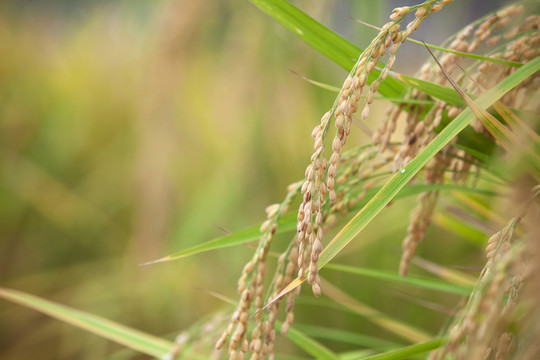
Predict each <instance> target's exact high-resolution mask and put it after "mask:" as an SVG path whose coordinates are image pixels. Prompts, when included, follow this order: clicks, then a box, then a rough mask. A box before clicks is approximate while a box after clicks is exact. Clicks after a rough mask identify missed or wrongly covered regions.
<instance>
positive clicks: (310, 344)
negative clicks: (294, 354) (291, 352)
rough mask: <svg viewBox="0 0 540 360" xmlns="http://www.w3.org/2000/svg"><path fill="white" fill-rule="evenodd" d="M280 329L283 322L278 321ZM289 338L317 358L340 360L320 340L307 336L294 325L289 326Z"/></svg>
mask: <svg viewBox="0 0 540 360" xmlns="http://www.w3.org/2000/svg"><path fill="white" fill-rule="evenodd" d="M276 324H277V326H278V330H279V331H281V325H282V323H280V322H276ZM287 338H288V339H290V340H291V341H292V342H294V343H295V344H296V345H298V346H299V347H300V348H302V349H303V350H304V351H305V352H307V353H308V354H310V355H312V356H313V357H314V358H315V359H323V360H338V359H339V357H338V356H337V355H336V354H335V353H333V352H332V351H331V350H330V349H328V348H327V347H326V346H324V345H322V344H320V343H319V342H317V341H315V340H313V339H312V338H310V337H309V336H306V335H305V334H304V333H302V332H301V331H300V330H298V329H296V328H295V327H294V326H291V327H289V331H288V332H287Z"/></svg>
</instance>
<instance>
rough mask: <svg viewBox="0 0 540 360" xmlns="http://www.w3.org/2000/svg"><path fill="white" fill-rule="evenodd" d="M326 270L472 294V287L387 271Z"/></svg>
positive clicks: (342, 267) (331, 266) (332, 266)
mask: <svg viewBox="0 0 540 360" xmlns="http://www.w3.org/2000/svg"><path fill="white" fill-rule="evenodd" d="M326 268H328V269H331V270H337V271H342V272H346V273H350V274H356V275H361V276H367V277H370V278H373V279H381V280H387V281H393V282H397V283H401V284H404V285H412V286H416V287H421V288H424V289H429V290H436V291H442V292H446V293H450V294H456V295H465V296H469V295H470V294H471V292H472V289H473V287H472V286H470V287H469V286H458V285H455V284H451V283H448V282H445V281H440V280H435V279H427V278H421V277H415V276H410V275H409V276H400V275H399V274H395V273H392V272H389V271H382V270H375V269H365V268H359V267H353V266H346V265H338V264H328V265H327V266H326Z"/></svg>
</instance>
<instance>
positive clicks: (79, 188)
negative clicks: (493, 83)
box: [0, 0, 502, 360]
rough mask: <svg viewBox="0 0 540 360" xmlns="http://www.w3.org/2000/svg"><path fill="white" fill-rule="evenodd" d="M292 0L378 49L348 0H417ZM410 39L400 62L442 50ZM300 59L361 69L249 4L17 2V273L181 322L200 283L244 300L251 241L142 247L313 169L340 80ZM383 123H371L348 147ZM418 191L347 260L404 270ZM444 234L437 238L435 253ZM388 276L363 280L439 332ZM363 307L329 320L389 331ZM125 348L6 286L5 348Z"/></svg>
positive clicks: (11, 185)
mask: <svg viewBox="0 0 540 360" xmlns="http://www.w3.org/2000/svg"><path fill="white" fill-rule="evenodd" d="M294 3H295V4H296V5H297V6H299V7H300V8H301V9H303V10H304V11H306V12H307V13H308V14H310V15H311V16H313V17H314V18H316V19H318V20H319V21H321V22H322V23H324V24H325V25H327V26H329V27H331V28H332V29H334V30H336V31H338V32H339V33H341V34H342V35H344V36H346V37H347V38H348V39H349V40H351V41H352V42H354V43H355V44H357V45H358V46H360V47H365V46H366V45H367V44H368V43H369V42H370V40H371V39H372V37H373V36H375V34H376V32H375V31H374V30H372V29H369V28H366V27H364V26H362V25H360V24H358V23H356V22H354V21H353V20H351V19H350V18H349V16H353V17H355V18H358V19H361V20H364V21H367V22H370V23H372V24H374V25H378V26H380V25H382V24H384V23H385V22H386V19H387V16H388V14H389V13H390V12H391V10H392V8H393V7H396V6H401V5H403V4H410V3H409V2H405V1H377V2H374V1H369V0H355V1H345V0H329V1H319V2H313V1H295V2H294ZM501 3H502V2H501V1H487V0H486V1H470V2H458V1H456V4H452V5H451V6H449V7H448V9H446V10H445V11H444V12H441V13H440V14H437V15H436V16H433V17H432V18H431V19H429V21H426V23H425V24H423V26H422V27H421V31H420V32H419V33H417V35H416V36H415V37H416V38H417V39H421V40H425V41H428V42H431V43H440V42H441V41H442V40H444V39H445V38H446V37H448V36H449V35H451V34H453V33H455V32H456V31H457V30H459V29H460V28H461V27H462V26H463V25H464V24H466V23H468V22H470V21H472V20H474V19H475V18H476V17H477V16H479V15H480V14H483V13H485V11H487V10H490V9H494V8H496V7H497V6H498V5H499V4H501ZM418 53H421V54H422V55H421V56H420V55H418ZM403 54H404V55H403V56H400V57H399V58H398V62H397V63H396V70H397V71H400V72H406V73H409V74H413V73H414V72H415V71H416V70H417V69H418V67H419V64H421V63H422V62H423V61H424V60H425V59H427V56H428V55H427V53H426V54H425V55H424V51H422V52H420V51H419V50H418V48H417V47H415V45H412V44H406V46H405V47H404V49H403ZM413 55H414V56H413ZM288 69H293V70H295V71H297V72H299V73H301V74H303V75H305V76H307V77H309V78H312V79H314V80H317V81H321V82H325V83H329V84H332V85H336V86H339V85H340V84H341V83H342V82H343V79H344V78H345V76H346V73H345V71H343V70H342V69H340V68H338V67H337V66H336V65H334V64H332V63H331V62H330V61H328V60H326V59H325V58H323V57H322V56H321V55H319V54H318V53H316V52H315V51H313V50H312V49H311V48H309V47H308V46H306V45H305V44H303V43H302V42H301V41H300V40H298V39H296V38H295V37H294V36H293V35H292V34H291V33H289V32H288V31H287V30H286V29H284V28H282V27H281V25H279V24H278V23H276V22H275V21H273V20H272V19H270V18H269V17H268V16H267V15H265V14H264V13H262V12H261V11H259V10H258V9H257V8H256V7H254V6H253V5H252V4H251V3H249V2H248V1H222V0H213V1H185V0H167V1H165V0H163V1H143V0H140V1H115V2H108V1H3V2H2V3H1V4H0V286H3V287H8V288H14V289H18V290H21V291H25V292H28V293H31V294H34V295H37V296H40V297H44V298H47V299H50V300H53V301H57V302H59V303H62V304H67V305H70V306H73V307H75V308H78V309H81V310H85V311H88V312H91V313H94V314H98V315H101V316H104V317H107V318H110V319H112V320H114V321H118V322H120V323H123V324H126V325H128V326H132V327H134V328H138V329H141V330H143V331H146V332H148V333H152V334H156V335H160V336H161V335H163V336H167V337H168V338H174V335H175V334H176V333H178V332H180V331H181V330H183V329H187V328H189V326H190V325H191V324H193V323H194V322H196V321H197V320H199V319H201V318H203V317H204V316H207V315H208V314H211V313H213V312H215V311H218V310H220V309H224V308H225V305H224V303H223V302H222V301H220V300H218V299H216V298H214V297H212V296H210V295H208V294H207V293H205V292H204V291H201V289H208V290H212V291H215V292H217V293H221V294H224V295H226V296H229V297H233V298H235V299H236V294H235V288H236V278H237V277H238V275H239V274H240V272H241V269H242V266H243V264H244V263H245V262H246V261H247V260H248V259H249V257H250V256H251V253H252V250H251V249H250V248H249V247H247V246H241V247H236V248H228V249H224V250H220V251H216V252H211V253H205V254H201V255H197V256H194V257H189V258H185V259H182V260H179V261H175V262H170V263H163V264H156V265H152V266H143V267H141V266H139V265H138V264H140V263H142V262H146V261H150V260H154V259H156V258H159V257H162V256H164V255H167V254H170V253H173V252H176V251H179V250H181V249H185V248H188V247H190V246H193V245H196V244H198V243H202V242H205V241H208V240H210V239H212V238H215V237H218V236H221V235H223V231H224V230H228V231H236V230H240V229H242V228H244V227H248V226H250V225H253V224H256V223H258V222H261V221H262V220H263V219H264V208H265V206H266V205H268V204H271V203H275V202H279V201H281V199H282V198H283V196H284V195H285V192H286V191H285V189H286V186H287V185H288V184H289V183H291V182H294V181H297V180H299V179H301V178H302V177H303V174H304V169H305V166H306V165H307V162H308V159H309V157H310V155H311V152H312V139H311V137H310V134H311V129H312V128H313V126H315V125H316V124H317V123H318V122H319V119H320V117H321V115H322V114H324V112H326V111H327V109H328V108H329V107H330V106H331V104H332V102H333V100H334V96H335V95H334V94H333V93H331V92H328V91H326V90H322V89H320V88H317V87H315V86H313V85H311V84H309V83H308V82H306V81H304V80H302V79H301V78H299V77H297V76H295V75H294V74H292V73H291V72H290V71H288ZM384 107H385V104H384V103H382V104H377V105H376V106H375V108H374V109H373V110H372V114H373V116H372V117H371V118H372V121H373V123H372V124H368V126H370V127H371V128H374V127H375V126H376V125H375V122H376V121H377V114H379V115H380V114H382V111H383V110H384ZM367 140H368V137H367V136H366V135H364V134H363V133H362V132H361V131H356V132H353V134H352V137H351V138H350V139H349V146H351V145H358V144H361V143H365V142H366V141H367ZM402 204H403V205H400V206H401V207H400V206H397V207H392V208H390V209H388V210H387V211H388V212H391V213H392V212H393V215H388V216H391V218H393V219H395V221H393V222H392V224H390V225H388V224H383V226H384V228H385V231H384V233H381V230H380V229H381V223H377V221H375V223H374V224H373V225H372V226H370V228H368V229H367V230H366V234H367V235H366V238H369V244H362V243H361V242H359V243H355V244H354V245H352V247H351V251H352V250H353V249H358V248H359V247H360V246H364V245H365V246H369V247H371V248H373V247H375V246H376V247H378V248H376V249H378V250H379V251H383V252H386V253H388V254H389V255H388V256H387V257H384V259H377V260H376V259H373V258H372V257H371V258H370V257H368V256H365V255H363V252H354V253H352V254H353V255H351V256H344V257H343V258H342V262H347V261H348V262H349V263H354V264H357V265H361V266H376V267H378V268H387V269H390V270H392V271H395V270H397V266H398V264H399V256H400V242H401V240H402V237H403V235H404V233H405V228H406V224H407V220H408V212H409V211H410V209H411V208H412V206H413V205H414V199H411V200H407V201H403V202H402ZM290 238H291V236H290V234H287V235H285V236H283V237H282V244H284V243H285V242H286V241H289V240H290ZM378 239H384V241H380V242H377V241H376V240H378ZM439 246H441V245H439ZM442 246H443V247H444V246H445V245H442ZM448 249H449V250H448V251H450V252H454V253H450V254H448V252H447V254H446V256H447V257H446V258H445V259H448V257H450V259H452V257H451V256H452V255H454V256H455V258H459V259H460V263H462V262H466V260H467V258H465V259H463V257H462V256H463V254H469V252H468V250H469V249H468V248H467V246H464V247H463V248H458V249H457V250H456V248H455V247H452V248H450V245H448ZM370 251H371V250H370ZM440 251H441V250H440V247H439V249H435V248H434V249H430V248H429V245H426V248H425V249H424V250H423V255H424V256H426V257H429V255H430V254H437V253H438V252H440ZM435 256H436V255H434V257H435ZM466 256H467V255H466ZM447 261H451V260H447ZM323 275H324V274H323ZM328 276H331V275H330V273H329V274H328ZM357 280H358V279H355V278H353V277H351V278H350V279H346V278H343V279H341V280H340V279H335V280H334V281H335V283H336V284H338V285H339V284H340V282H341V283H346V282H348V281H357ZM375 285H376V284H375V282H374V283H373V284H371V283H370V282H369V281H366V283H365V284H363V285H362V287H363V289H364V291H360V289H359V290H358V296H359V297H360V298H361V299H362V301H365V302H367V303H370V302H371V303H372V304H377V306H378V308H379V309H380V310H382V311H386V312H389V313H393V314H399V315H400V316H405V317H408V319H409V320H407V321H412V322H415V321H416V325H418V326H419V327H423V328H425V329H427V330H429V331H433V332H436V331H437V329H438V328H439V327H440V326H441V324H443V323H444V321H445V319H446V318H445V317H444V316H442V315H438V314H435V315H433V317H432V318H418V317H416V315H417V314H418V311H420V310H422V308H420V307H414V306H412V309H411V306H408V307H406V308H400V307H399V306H396V300H395V298H388V297H384V290H383V292H382V293H381V290H377V289H376V286H375ZM349 288H350V287H349ZM365 289H372V291H371V290H370V291H365ZM377 291H378V293H377ZM381 294H383V295H381ZM381 298H382V300H381ZM454 300H455V299H454ZM454 300H452V299H450V300H449V301H450V302H451V301H454ZM397 302H399V301H397ZM313 306H314V307H313ZM313 306H312V307H311V308H310V307H309V306H306V308H305V309H304V310H302V309H300V310H299V311H300V312H299V315H298V316H299V317H298V318H299V321H302V311H304V313H306V314H309V311H310V309H313V308H316V306H317V305H313ZM404 309H406V310H404ZM345 315H346V314H345ZM345 315H344V314H343V313H342V312H341V313H340V312H336V313H335V314H334V315H333V316H332V317H331V319H330V320H327V323H328V322H329V323H332V324H333V325H334V326H335V327H338V328H339V327H340V324H343V323H345V322H356V325H355V326H356V327H357V328H358V331H360V332H363V333H369V334H377V332H381V330H379V329H371V328H370V327H369V326H370V325H369V323H367V322H365V321H364V320H362V319H361V318H353V319H351V318H350V315H349V316H345ZM305 318H306V319H309V317H308V316H307V315H306V317H305ZM414 319H416V320H414ZM321 321H322V320H321ZM305 322H307V320H306V321H305ZM312 322H316V321H312ZM382 334H384V333H382ZM381 336H386V335H381ZM284 346H285V348H286V346H287V345H284ZM335 346H343V345H342V344H340V345H335ZM119 349H121V347H120V346H117V345H115V344H113V343H111V342H109V341H107V340H103V339H101V338H99V337H97V336H95V335H92V334H89V333H86V332H84V331H82V330H79V329H76V328H73V327H72V326H69V325H65V324H62V323H60V322H58V321H56V320H52V319H50V318H48V317H46V316H44V315H41V314H39V313H37V312H34V311H33V310H29V309H26V308H23V307H20V306H18V305H15V304H12V303H8V302H6V301H3V300H0V358H1V359H10V360H12V359H13V360H15V359H31V358H39V359H98V358H105V357H106V356H108V355H110V354H114V353H115V351H117V350H119ZM345 350H346V349H345ZM290 351H291V352H294V351H295V350H294V349H293V348H292V347H291V349H290ZM140 358H145V357H142V356H141V357H140Z"/></svg>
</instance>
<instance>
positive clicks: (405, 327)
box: [321, 278, 431, 343]
mask: <svg viewBox="0 0 540 360" xmlns="http://www.w3.org/2000/svg"><path fill="white" fill-rule="evenodd" d="M321 282H322V286H324V289H325V292H324V293H325V295H326V296H328V297H329V298H330V299H332V300H333V301H335V302H336V303H338V304H340V305H342V306H343V307H345V308H347V309H349V310H351V311H353V312H354V313H356V314H358V315H361V316H363V317H365V318H366V319H367V320H369V321H371V322H372V323H374V324H376V325H378V326H380V327H381V328H383V329H385V330H387V331H389V332H391V333H393V334H395V335H397V336H399V337H400V338H402V339H405V340H407V341H410V342H413V343H414V342H422V341H427V340H429V339H431V335H429V334H428V333H426V332H425V331H423V330H420V329H417V328H414V327H412V326H411V325H409V324H406V323H402V322H400V321H399V320H396V319H393V318H391V317H390V316H388V315H386V314H384V313H382V312H381V311H379V310H377V309H374V308H372V307H370V306H368V305H366V304H363V303H361V302H360V301H358V300H356V299H355V298H353V297H351V296H350V295H349V294H347V293H345V292H344V291H342V290H341V289H339V288H338V287H336V286H334V285H333V284H332V283H330V282H328V281H326V280H325V279H323V278H321Z"/></svg>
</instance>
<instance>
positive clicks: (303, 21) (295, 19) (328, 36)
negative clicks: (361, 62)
mask: <svg viewBox="0 0 540 360" xmlns="http://www.w3.org/2000/svg"><path fill="white" fill-rule="evenodd" d="M250 1H251V2H252V3H253V4H255V6H257V7H258V8H259V9H261V10H262V11H264V12H265V13H267V14H268V15H270V16H271V17H273V18H274V19H275V20H277V21H279V22H280V23H281V24H282V25H283V26H285V27H286V28H287V29H289V30H290V31H291V32H292V33H294V34H295V35H296V36H298V37H299V38H300V39H302V40H303V41H304V42H305V43H306V44H308V45H309V46H311V47H313V48H314V49H315V50H317V51H318V52H320V53H321V54H323V55H324V56H326V57H327V58H328V59H330V60H332V61H333V62H335V63H336V64H338V65H339V66H341V67H342V68H344V69H345V70H347V71H350V70H351V69H352V67H353V66H354V64H355V62H356V59H358V57H359V56H360V54H361V53H362V50H361V49H360V48H358V47H357V46H355V45H354V44H352V43H351V42H350V41H348V40H346V39H344V38H343V37H341V36H340V35H338V34H336V33H335V32H333V31H332V30H330V29H328V28H327V27H325V26H324V25H322V24H321V23H319V22H318V21H316V20H315V19H313V18H312V17H310V16H308V15H307V14H306V13H304V12H303V11H301V10H300V9H298V8H297V7H295V6H294V5H293V4H291V3H289V2H288V1H285V0H250ZM378 74H379V71H378V70H373V75H372V77H373V76H378ZM403 89H404V87H403V85H402V84H401V83H400V82H399V81H397V80H396V79H392V78H387V79H386V81H384V82H383V83H381V85H380V86H379V92H380V93H381V94H383V95H385V96H390V97H399V95H400V94H401V92H402V91H403Z"/></svg>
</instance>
